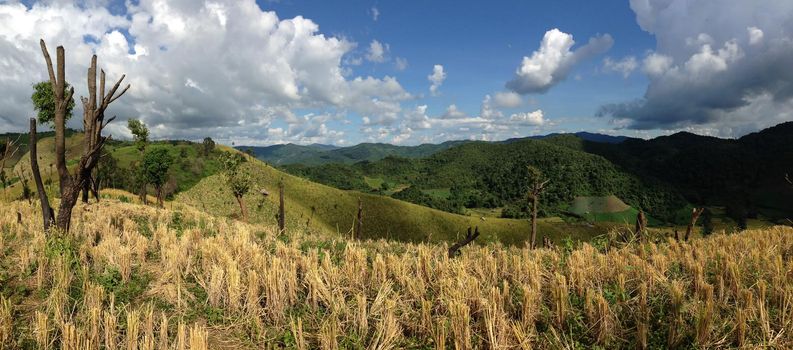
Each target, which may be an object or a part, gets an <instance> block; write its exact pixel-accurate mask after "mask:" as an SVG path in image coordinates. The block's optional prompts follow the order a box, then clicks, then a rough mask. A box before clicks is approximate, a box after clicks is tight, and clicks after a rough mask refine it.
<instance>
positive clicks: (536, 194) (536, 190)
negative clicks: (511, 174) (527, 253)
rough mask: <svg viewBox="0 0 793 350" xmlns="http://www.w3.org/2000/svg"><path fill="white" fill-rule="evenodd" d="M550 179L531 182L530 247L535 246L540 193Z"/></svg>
mask: <svg viewBox="0 0 793 350" xmlns="http://www.w3.org/2000/svg"><path fill="white" fill-rule="evenodd" d="M549 181H550V180H545V181H543V182H539V181H538V182H535V183H534V184H532V188H531V192H529V198H530V199H531V249H534V248H537V210H538V207H539V202H540V194H542V192H543V191H544V190H545V186H546V185H547V184H548V182H549Z"/></svg>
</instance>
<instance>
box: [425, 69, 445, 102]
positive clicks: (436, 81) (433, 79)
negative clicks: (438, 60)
mask: <svg viewBox="0 0 793 350" xmlns="http://www.w3.org/2000/svg"><path fill="white" fill-rule="evenodd" d="M427 80H429V81H430V93H431V94H432V95H436V94H437V93H438V89H439V88H440V87H441V85H442V84H443V81H444V80H446V72H444V71H443V66H442V65H440V64H436V65H434V66H433V67H432V74H430V75H428V76H427Z"/></svg>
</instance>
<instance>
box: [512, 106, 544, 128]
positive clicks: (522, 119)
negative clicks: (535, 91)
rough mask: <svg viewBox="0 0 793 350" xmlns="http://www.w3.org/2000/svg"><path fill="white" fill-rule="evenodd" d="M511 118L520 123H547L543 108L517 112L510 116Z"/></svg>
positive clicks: (537, 124) (535, 124)
mask: <svg viewBox="0 0 793 350" xmlns="http://www.w3.org/2000/svg"><path fill="white" fill-rule="evenodd" d="M509 120H510V121H512V122H515V123H518V124H524V125H534V126H539V125H543V124H545V119H544V116H543V113H542V110H541V109H538V110H536V111H534V112H522V113H516V114H513V115H511V116H510V117H509Z"/></svg>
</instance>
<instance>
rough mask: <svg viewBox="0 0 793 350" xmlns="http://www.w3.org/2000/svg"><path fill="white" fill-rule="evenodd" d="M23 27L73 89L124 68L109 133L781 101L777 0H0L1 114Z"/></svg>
mask: <svg viewBox="0 0 793 350" xmlns="http://www.w3.org/2000/svg"><path fill="white" fill-rule="evenodd" d="M39 38H43V39H45V40H46V41H47V43H48V44H49V45H50V46H53V47H54V46H57V45H63V46H64V47H66V50H67V56H68V62H69V65H68V67H67V80H69V81H75V82H77V83H75V84H73V85H75V87H76V95H77V96H80V95H84V94H85V87H84V86H82V85H83V84H80V82H81V79H80V77H82V76H84V74H85V73H84V72H85V69H86V67H87V63H88V61H89V60H90V56H91V55H92V54H97V55H98V56H99V62H100V66H102V67H104V68H105V70H106V71H107V72H108V74H109V77H110V78H111V79H113V77H117V76H119V75H120V74H122V73H126V74H127V77H128V79H127V81H128V82H129V83H130V84H132V88H131V89H130V91H129V93H128V94H127V95H125V96H124V98H123V99H121V100H119V101H118V102H117V103H115V104H114V105H113V106H112V108H111V109H112V110H111V111H110V113H113V114H117V115H118V117H119V118H118V121H119V122H118V123H115V124H114V125H111V126H109V127H108V129H107V130H108V132H109V133H111V134H113V135H114V137H116V138H126V137H129V132H128V130H126V128H125V127H124V125H125V119H128V118H138V119H141V120H142V121H144V122H145V123H146V124H148V125H149V126H150V128H151V130H152V135H153V137H155V138H181V139H192V140H197V139H202V138H203V137H205V136H211V137H213V138H215V139H216V140H218V141H220V142H223V143H229V144H230V143H235V144H250V145H264V144H274V143H286V142H293V143H301V144H307V143H315V142H316V143H332V144H339V145H350V144H355V143H359V142H387V143H397V144H419V143H425V142H443V141H446V140H452V139H483V140H499V139H505V138H510V137H522V136H529V135H536V134H546V133H552V132H576V131H590V132H600V133H607V134H622V135H629V136H637V137H653V136H657V135H664V134H670V133H674V132H678V131H689V132H694V133H699V134H705V135H714V136H721V137H738V136H741V135H744V134H746V133H749V132H753V131H757V130H759V129H761V128H765V127H768V126H772V125H775V124H778V123H780V122H784V121H790V120H791V119H793V72H792V71H791V69H790V68H789V62H791V61H793V2H791V1H786V0H757V1H751V2H750V1H743V0H712V1H698V0H624V1H617V0H609V1H583V0H578V1H573V0H562V1H486V2H485V1H287V0H284V1H259V2H255V1H254V0H212V1H196V0H139V1H137V0H136V1H119V0H110V1H104V0H80V1H77V2H72V1H68V0H55V1H45V2H38V1H27V0H26V1H24V2H17V1H5V2H2V3H0V67H3V69H4V70H5V72H6V74H5V76H4V77H3V78H2V80H0V95H2V96H4V98H3V99H0V131H6V130H7V131H17V130H24V128H25V125H26V123H25V120H27V118H28V117H29V116H30V115H31V114H32V113H33V111H32V105H31V103H30V100H29V96H30V93H31V86H32V84H33V83H35V82H37V81H41V80H44V79H46V70H45V68H44V66H43V62H41V57H40V52H39V50H38V39H39ZM81 113H82V111H81V110H80V106H79V103H78V107H77V110H76V111H75V114H76V115H80V114H81ZM70 126H72V127H76V128H79V127H80V121H79V118H74V119H73V120H72V121H70Z"/></svg>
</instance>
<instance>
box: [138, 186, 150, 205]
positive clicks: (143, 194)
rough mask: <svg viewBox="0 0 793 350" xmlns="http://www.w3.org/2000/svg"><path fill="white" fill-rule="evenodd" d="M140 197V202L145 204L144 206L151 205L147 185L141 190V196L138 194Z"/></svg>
mask: <svg viewBox="0 0 793 350" xmlns="http://www.w3.org/2000/svg"><path fill="white" fill-rule="evenodd" d="M138 197H140V202H141V203H143V204H144V205H149V198H148V196H147V194H146V185H145V184H144V185H143V186H142V187H141V188H140V194H138Z"/></svg>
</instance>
